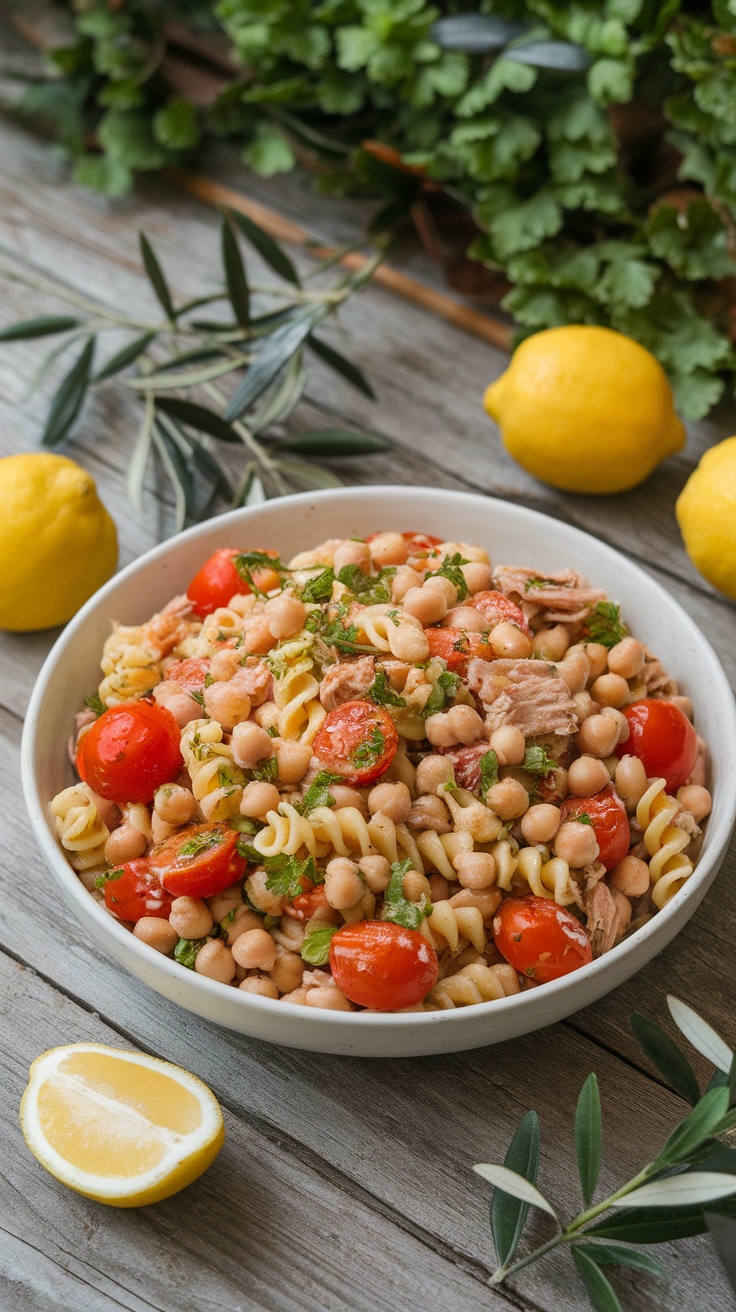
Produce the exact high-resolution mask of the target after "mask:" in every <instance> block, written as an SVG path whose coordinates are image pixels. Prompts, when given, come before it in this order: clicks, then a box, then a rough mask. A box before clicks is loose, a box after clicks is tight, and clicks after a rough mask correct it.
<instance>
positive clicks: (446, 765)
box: [415, 716, 454, 793]
mask: <svg viewBox="0 0 736 1312" xmlns="http://www.w3.org/2000/svg"><path fill="white" fill-rule="evenodd" d="M429 719H432V716H430V717H429ZM453 774H454V771H453V767H452V761H450V760H449V759H448V757H446V756H425V757H423V758H422V760H421V761H420V762H419V765H418V766H417V774H416V780H415V786H416V790H417V792H418V793H436V792H437V789H438V788H443V787H444V785H445V784H446V783H449V782H450V780H451V779H452V777H453Z"/></svg>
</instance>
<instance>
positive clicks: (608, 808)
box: [560, 784, 631, 870]
mask: <svg viewBox="0 0 736 1312" xmlns="http://www.w3.org/2000/svg"><path fill="white" fill-rule="evenodd" d="M560 812H561V814H562V819H563V820H574V819H575V816H576V815H588V816H590V822H591V824H592V826H593V833H594V834H595V836H596V839H597V841H598V846H599V848H600V853H599V856H598V860H599V861H602V863H603V865H604V866H605V867H606V870H613V867H614V866H617V865H618V863H619V861H623V859H624V857H625V856H626V855H627V853H628V850H629V848H630V846H631V831H630V829H629V817H628V816H627V814H626V807H625V806H624V804H623V802H622V801H621V798H620V797H619V795H618V793H617V792H615V791H614V788H613V786H612V784H609V785H608V787H606V788H602V789H601V791H600V792H599V793H596V794H595V796H594V797H566V798H565V800H564V802H561V803H560Z"/></svg>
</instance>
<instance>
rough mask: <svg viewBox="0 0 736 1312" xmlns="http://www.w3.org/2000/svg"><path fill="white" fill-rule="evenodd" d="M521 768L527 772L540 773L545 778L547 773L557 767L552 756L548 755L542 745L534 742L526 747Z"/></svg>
mask: <svg viewBox="0 0 736 1312" xmlns="http://www.w3.org/2000/svg"><path fill="white" fill-rule="evenodd" d="M521 768H522V770H526V771H528V773H529V774H536V775H542V776H543V777H544V778H545V779H546V778H547V775H548V774H551V773H552V771H553V770H556V769H557V762H556V760H555V758H554V757H553V756H549V755H548V753H547V752H546V750H545V749H544V747H542V746H541V745H540V744H539V743H534V744H533V745H532V746H531V747H527V748H526V750H525V752H524V761H523V764H522V767H521Z"/></svg>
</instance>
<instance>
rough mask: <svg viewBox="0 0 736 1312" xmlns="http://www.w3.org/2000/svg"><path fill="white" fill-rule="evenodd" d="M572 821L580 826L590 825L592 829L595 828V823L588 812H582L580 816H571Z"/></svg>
mask: <svg viewBox="0 0 736 1312" xmlns="http://www.w3.org/2000/svg"><path fill="white" fill-rule="evenodd" d="M570 819H571V820H573V821H575V820H576V821H577V823H578V824H579V825H590V826H591V828H592V826H593V821H592V820H591V818H590V816H589V815H588V812H587V811H582V812H581V814H580V815H571V816H570Z"/></svg>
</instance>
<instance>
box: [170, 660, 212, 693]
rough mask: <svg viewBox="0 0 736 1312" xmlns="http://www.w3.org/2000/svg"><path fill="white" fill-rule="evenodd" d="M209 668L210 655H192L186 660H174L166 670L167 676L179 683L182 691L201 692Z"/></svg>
mask: <svg viewBox="0 0 736 1312" xmlns="http://www.w3.org/2000/svg"><path fill="white" fill-rule="evenodd" d="M209 669H210V662H209V657H206V656H191V657H189V658H188V659H187V660H185V661H174V662H173V663H172V664H171V665H170V666H169V667H168V669H167V671H166V678H167V679H171V680H173V682H174V683H178V685H179V687H180V688H181V690H182V692H201V691H202V689H203V688H204V681H205V679H206V677H207V675H208V674H209Z"/></svg>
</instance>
